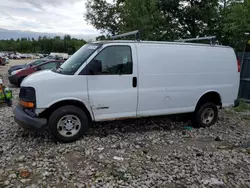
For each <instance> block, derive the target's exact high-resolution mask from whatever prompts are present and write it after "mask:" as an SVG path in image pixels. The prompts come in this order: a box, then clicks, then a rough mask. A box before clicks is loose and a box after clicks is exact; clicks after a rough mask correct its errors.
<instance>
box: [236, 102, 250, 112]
mask: <svg viewBox="0 0 250 188" xmlns="http://www.w3.org/2000/svg"><path fill="white" fill-rule="evenodd" d="M234 111H235V112H246V111H250V104H248V103H246V102H244V101H240V105H239V106H237V107H236V108H234Z"/></svg>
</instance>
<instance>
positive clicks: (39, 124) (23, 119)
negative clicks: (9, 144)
mask: <svg viewBox="0 0 250 188" xmlns="http://www.w3.org/2000/svg"><path fill="white" fill-rule="evenodd" d="M14 119H15V121H16V122H17V123H18V124H19V125H20V126H21V127H23V128H24V129H27V130H30V131H34V132H42V131H44V129H45V126H46V125H47V119H45V118H37V117H32V116H31V115H30V114H28V113H27V112H25V109H23V107H22V106H21V105H20V104H18V105H17V106H16V107H15V109H14Z"/></svg>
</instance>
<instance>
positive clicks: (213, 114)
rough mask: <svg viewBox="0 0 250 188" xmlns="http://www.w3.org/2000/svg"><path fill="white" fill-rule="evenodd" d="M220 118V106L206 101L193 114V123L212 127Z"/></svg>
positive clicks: (198, 125)
mask: <svg viewBox="0 0 250 188" xmlns="http://www.w3.org/2000/svg"><path fill="white" fill-rule="evenodd" d="M217 119H218V108H217V106H216V104H214V103H204V104H202V105H200V106H199V107H197V109H196V111H195V112H194V114H193V118H192V123H193V124H194V125H195V126H197V127H210V126H212V125H214V124H215V123H216V121H217Z"/></svg>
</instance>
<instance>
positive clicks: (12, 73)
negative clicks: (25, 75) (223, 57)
mask: <svg viewBox="0 0 250 188" xmlns="http://www.w3.org/2000/svg"><path fill="white" fill-rule="evenodd" d="M22 70H23V69H19V70H16V71H13V72H11V74H10V75H15V74H17V73H18V72H20V71H22Z"/></svg>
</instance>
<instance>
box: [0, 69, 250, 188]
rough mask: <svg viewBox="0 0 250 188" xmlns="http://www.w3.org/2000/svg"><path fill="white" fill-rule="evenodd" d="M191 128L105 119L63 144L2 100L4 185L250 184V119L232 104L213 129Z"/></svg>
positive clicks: (163, 121)
mask: <svg viewBox="0 0 250 188" xmlns="http://www.w3.org/2000/svg"><path fill="white" fill-rule="evenodd" d="M1 70H3V69H0V74H1ZM2 72H6V68H5V70H4V71H2ZM4 77H5V81H6V76H4ZM12 89H13V92H14V105H13V106H15V104H16V103H17V100H18V92H19V89H18V88H12ZM187 125H188V122H181V121H170V119H168V118H165V117H164V118H145V119H138V120H127V121H115V122H105V123H98V124H95V125H94V128H93V129H91V130H90V132H89V133H88V135H86V136H85V137H83V138H82V139H81V140H80V141H77V142H75V143H70V144H61V143H55V142H53V141H52V140H51V139H50V138H49V137H48V135H46V134H45V133H44V134H37V133H29V132H26V131H24V130H22V129H21V128H19V126H18V125H17V124H16V123H15V122H14V120H13V108H11V107H6V106H4V105H1V107H0V143H1V144H0V187H15V188H18V187H29V188H35V187H67V188H71V187H77V188H81V187H82V188H84V187H108V188H111V187H142V188H146V187H166V188H175V187H181V188H182V187H192V188H196V187H197V188H200V187H233V188H235V187H250V177H249V174H250V140H249V138H250V125H249V121H247V120H243V118H242V117H241V116H240V115H237V114H236V113H234V112H233V111H232V110H231V109H224V110H221V111H220V119H219V121H218V123H217V124H216V125H214V126H212V127H210V128H206V129H203V128H202V129H194V128H190V127H187Z"/></svg>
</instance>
